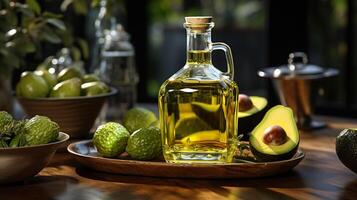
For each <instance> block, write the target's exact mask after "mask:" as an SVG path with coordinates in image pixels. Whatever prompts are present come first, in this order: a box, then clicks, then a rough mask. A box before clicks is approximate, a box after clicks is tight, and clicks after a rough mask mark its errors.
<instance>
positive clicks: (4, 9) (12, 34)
mask: <svg viewBox="0 0 357 200" xmlns="http://www.w3.org/2000/svg"><path fill="white" fill-rule="evenodd" d="M60 18H61V15H58V14H54V13H50V12H46V11H42V10H41V6H40V5H39V4H38V2H37V1H36V0H26V3H19V2H17V1H12V0H0V70H1V71H2V72H10V71H11V70H12V69H13V68H18V67H19V66H20V65H23V64H24V58H25V56H26V55H27V54H29V53H35V52H36V50H37V49H39V48H40V42H42V41H47V42H50V43H60V42H61V38H60V36H59V33H60V32H64V31H66V26H65V24H64V23H63V22H62V21H61V19H60Z"/></svg>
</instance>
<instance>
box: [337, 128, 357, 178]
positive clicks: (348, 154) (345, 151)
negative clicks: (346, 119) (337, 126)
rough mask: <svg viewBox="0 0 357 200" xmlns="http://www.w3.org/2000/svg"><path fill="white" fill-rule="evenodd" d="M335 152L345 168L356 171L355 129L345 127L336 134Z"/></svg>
mask: <svg viewBox="0 0 357 200" xmlns="http://www.w3.org/2000/svg"><path fill="white" fill-rule="evenodd" d="M336 154H337V156H338V158H339V159H340V161H341V162H342V163H343V164H344V165H345V166H346V167H347V168H349V169H350V170H352V171H353V172H355V173H357V130H353V129H345V130H343V131H342V132H341V133H340V134H339V135H338V136H337V138H336Z"/></svg>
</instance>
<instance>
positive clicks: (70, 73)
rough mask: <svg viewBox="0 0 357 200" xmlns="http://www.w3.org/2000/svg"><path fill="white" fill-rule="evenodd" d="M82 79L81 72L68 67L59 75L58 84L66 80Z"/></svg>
mask: <svg viewBox="0 0 357 200" xmlns="http://www.w3.org/2000/svg"><path fill="white" fill-rule="evenodd" d="M76 77H77V78H80V77H81V72H80V71H79V70H78V69H77V68H74V67H68V68H65V69H62V70H61V71H60V72H59V73H58V77H57V78H58V82H62V81H65V80H69V79H72V78H76Z"/></svg>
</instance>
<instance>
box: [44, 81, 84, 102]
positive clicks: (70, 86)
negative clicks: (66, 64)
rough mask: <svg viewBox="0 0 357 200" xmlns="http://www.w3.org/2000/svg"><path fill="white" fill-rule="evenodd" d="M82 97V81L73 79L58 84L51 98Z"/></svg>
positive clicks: (53, 89)
mask: <svg viewBox="0 0 357 200" xmlns="http://www.w3.org/2000/svg"><path fill="white" fill-rule="evenodd" d="M80 95H81V79H79V78H72V79H69V80H66V81H63V82H60V83H57V84H56V85H55V86H54V87H53V88H52V91H51V94H50V96H51V97H56V98H66V97H77V96H80Z"/></svg>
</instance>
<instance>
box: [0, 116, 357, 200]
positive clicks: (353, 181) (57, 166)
mask: <svg viewBox="0 0 357 200" xmlns="http://www.w3.org/2000/svg"><path fill="white" fill-rule="evenodd" d="M323 119H325V120H327V122H328V124H329V126H330V128H328V129H323V130H319V131H316V132H303V133H302V135H301V136H302V137H301V138H302V140H301V143H300V147H301V148H302V149H303V150H304V152H305V154H306V157H305V159H304V160H303V161H302V162H301V163H300V164H299V165H298V166H296V167H295V168H294V169H293V170H292V171H290V172H288V173H285V174H283V175H279V176H274V177H265V178H252V179H251V178H249V179H247V178H245V179H180V178H153V177H143V176H125V175H116V174H108V173H102V172H98V171H93V170H90V169H88V168H84V167H82V166H81V165H79V164H77V163H76V162H75V157H73V156H72V155H70V154H67V153H61V154H56V155H55V157H54V159H52V161H51V163H50V165H49V166H48V167H46V168H45V169H43V170H42V171H41V172H40V174H39V175H38V176H36V177H35V178H33V179H31V180H28V181H26V182H24V183H17V184H12V185H4V186H0V199H1V200H7V199H11V200H18V199H29V200H32V199H34V200H42V199H55V198H57V199H59V198H60V197H63V196H65V195H67V197H69V196H71V197H72V199H76V200H81V199H88V200H92V199H94V197H97V199H104V197H105V198H106V199H129V200H137V199H146V200H151V199H165V200H181V199H182V200H184V199H185V200H186V199H192V200H196V199H204V200H211V199H212V200H221V199H244V200H246V199H252V200H258V199H264V200H265V199H267V200H270V199H288V200H290V199H304V200H305V199H341V200H342V199H347V200H354V199H356V197H357V175H356V174H354V173H352V172H351V171H350V170H349V169H347V168H346V167H345V166H343V165H342V164H341V162H340V161H339V160H338V158H337V156H336V154H335V152H334V145H335V144H334V141H335V137H336V136H337V134H338V133H339V131H340V130H341V129H343V128H344V127H346V126H347V127H348V126H351V127H352V126H353V125H354V126H355V125H356V124H357V121H356V120H344V119H336V118H323ZM85 194H86V195H88V196H86V198H83V195H85ZM81 197H82V198H81ZM63 199H64V198H63ZM66 199H70V198H66Z"/></svg>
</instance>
